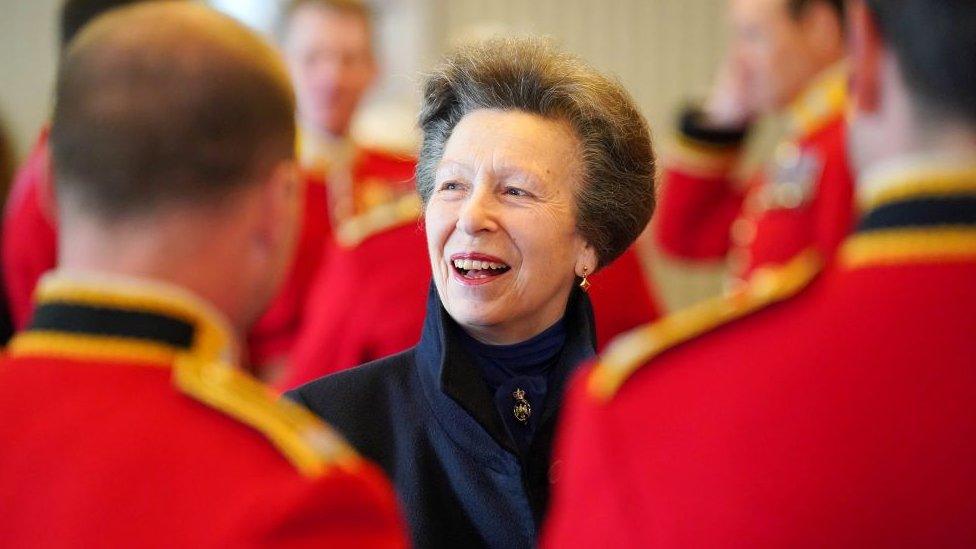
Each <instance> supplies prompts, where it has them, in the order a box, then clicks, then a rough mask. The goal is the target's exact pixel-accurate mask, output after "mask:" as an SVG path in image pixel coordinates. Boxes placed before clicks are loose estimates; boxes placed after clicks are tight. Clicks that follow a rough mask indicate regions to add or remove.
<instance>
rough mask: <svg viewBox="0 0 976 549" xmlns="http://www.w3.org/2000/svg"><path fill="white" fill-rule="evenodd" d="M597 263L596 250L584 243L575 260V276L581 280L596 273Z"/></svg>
mask: <svg viewBox="0 0 976 549" xmlns="http://www.w3.org/2000/svg"><path fill="white" fill-rule="evenodd" d="M599 262H600V261H599V259H598V258H597V255H596V248H594V247H593V246H592V245H591V244H589V243H585V244H584V245H583V249H582V250H580V253H579V255H578V256H577V258H576V276H578V277H580V278H582V277H584V276H587V275H591V274H593V273H594V272H596V267H597V265H598V264H599Z"/></svg>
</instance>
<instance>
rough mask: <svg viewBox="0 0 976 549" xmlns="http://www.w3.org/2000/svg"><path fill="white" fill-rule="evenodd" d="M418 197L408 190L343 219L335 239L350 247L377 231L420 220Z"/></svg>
mask: <svg viewBox="0 0 976 549" xmlns="http://www.w3.org/2000/svg"><path fill="white" fill-rule="evenodd" d="M421 212H422V208H421V204H420V197H419V196H417V194H416V193H414V192H410V193H407V194H404V195H403V196H401V197H399V198H396V199H393V200H390V201H389V202H385V203H382V204H377V205H375V206H373V207H372V208H370V209H368V210H366V211H365V212H362V213H360V214H357V215H355V216H353V217H350V218H349V219H346V220H345V221H343V222H342V223H341V224H340V225H339V227H338V228H337V229H336V240H337V241H338V242H339V244H341V245H342V246H345V247H347V248H352V247H355V246H357V245H359V243H361V242H362V241H364V240H366V239H367V238H369V237H370V236H373V235H374V234H377V233H379V232H382V231H385V230H387V229H391V228H393V227H397V226H400V225H404V224H406V223H413V222H416V221H419V220H420V214H421Z"/></svg>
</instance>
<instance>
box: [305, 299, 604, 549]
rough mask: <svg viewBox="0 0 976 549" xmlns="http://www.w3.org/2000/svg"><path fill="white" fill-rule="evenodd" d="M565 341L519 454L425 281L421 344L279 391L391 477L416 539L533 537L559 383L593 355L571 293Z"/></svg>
mask: <svg viewBox="0 0 976 549" xmlns="http://www.w3.org/2000/svg"><path fill="white" fill-rule="evenodd" d="M565 318H566V330H567V338H566V344H565V346H564V348H563V351H562V353H561V354H560V358H559V360H558V362H557V364H556V365H555V366H554V368H555V370H554V371H553V375H552V376H551V379H552V380H553V382H552V383H551V385H550V389H549V391H548V392H547V395H546V402H545V404H544V406H543V407H542V414H543V415H542V419H541V423H540V424H539V426H538V430H537V431H536V435H535V438H534V439H533V442H532V445H531V447H530V448H529V450H528V451H527V452H526V454H525V455H521V454H520V453H519V451H518V449H517V447H516V445H515V443H514V442H513V441H512V440H511V439H510V437H509V435H508V433H507V431H506V430H505V426H504V425H503V423H502V419H501V418H500V417H499V415H498V412H497V409H496V408H495V406H494V405H493V403H492V397H491V394H490V391H489V389H488V385H487V384H486V383H485V381H484V379H483V377H482V375H481V372H480V370H479V368H478V366H477V365H476V363H475V362H474V360H473V359H472V358H471V357H469V356H467V354H466V352H465V350H464V348H463V346H462V344H461V342H460V341H459V340H458V333H459V330H460V327H459V326H458V325H457V324H456V323H455V322H454V321H453V320H452V319H451V318H450V316H448V314H447V312H446V311H445V310H444V308H443V307H442V306H441V303H440V300H439V299H438V297H437V292H436V291H435V290H434V288H433V287H431V291H430V296H429V298H428V301H427V317H426V320H425V322H424V329H423V333H422V335H421V339H420V342H419V343H418V344H417V346H416V347H414V348H412V349H409V350H407V351H404V352H402V353H400V354H397V355H393V356H390V357H387V358H384V359H380V360H377V361H374V362H371V363H369V364H365V365H363V366H359V367H357V368H353V369H352V370H347V371H344V372H340V373H337V374H334V375H331V376H327V377H324V378H321V379H318V380H316V381H313V382H311V383H309V384H307V385H304V386H302V387H299V388H298V389H296V390H294V391H291V392H289V393H288V394H287V396H288V397H289V398H292V399H294V400H296V401H298V402H300V403H302V404H304V405H306V406H307V407H308V408H309V409H311V410H312V411H313V412H315V413H316V414H318V415H319V416H321V417H322V418H323V419H325V420H326V421H328V422H329V423H330V424H331V425H333V426H334V427H335V428H336V429H338V430H339V431H340V432H341V433H342V434H343V435H344V436H345V437H346V438H347V439H348V440H349V442H351V443H352V444H353V445H354V446H355V447H356V448H357V449H358V450H359V451H360V452H361V453H362V454H363V455H365V456H366V457H368V458H370V459H372V460H373V461H375V462H376V463H378V464H379V465H380V466H381V467H382V468H383V469H384V470H385V471H386V473H387V475H389V476H390V478H391V479H392V480H393V484H394V485H395V487H396V489H397V493H398V494H399V497H400V500H401V504H402V506H403V510H404V513H405V514H406V518H407V522H408V523H409V526H410V528H411V533H412V537H413V541H414V544H415V545H416V546H417V547H498V548H505V549H510V548H519V547H533V546H534V545H535V543H536V537H537V534H538V530H539V526H540V524H541V522H542V519H543V517H544V515H545V512H546V508H547V505H548V500H549V483H550V479H549V470H550V466H549V462H550V457H551V454H552V441H553V434H554V431H555V425H556V420H557V416H558V412H559V408H560V404H561V402H562V396H563V391H564V388H565V383H566V381H567V379H568V377H569V376H570V374H571V373H572V372H573V370H574V369H575V368H576V367H577V366H579V364H581V363H582V362H584V361H586V360H588V359H589V358H591V357H593V356H594V353H595V351H594V345H595V343H594V342H595V341H596V337H595V333H594V325H593V313H592V309H591V307H590V302H589V299H588V298H587V297H586V294H584V293H583V292H581V291H579V290H575V289H574V291H573V293H572V295H571V297H570V300H569V304H568V305H567V310H566V317H565Z"/></svg>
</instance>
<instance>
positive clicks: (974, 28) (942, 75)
mask: <svg viewBox="0 0 976 549" xmlns="http://www.w3.org/2000/svg"><path fill="white" fill-rule="evenodd" d="M866 3H867V6H868V9H869V10H870V13H871V15H872V16H873V18H874V21H875V23H876V24H877V26H878V31H879V33H880V34H881V37H882V39H883V40H884V42H885V44H886V46H887V48H888V49H889V50H890V51H891V52H893V53H894V55H895V57H896V58H897V59H898V64H899V67H900V68H901V72H902V74H903V76H904V80H905V84H906V85H907V87H908V89H909V91H910V93H911V94H912V96H913V99H914V100H915V102H916V107H918V108H920V109H922V110H923V111H925V113H926V114H934V115H936V116H937V117H939V118H950V119H953V120H956V121H960V120H962V121H965V122H966V123H968V125H969V126H970V127H971V128H974V129H976V2H974V1H973V0H867V2H866Z"/></svg>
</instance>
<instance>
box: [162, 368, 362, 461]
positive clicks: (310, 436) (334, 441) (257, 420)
mask: <svg viewBox="0 0 976 549" xmlns="http://www.w3.org/2000/svg"><path fill="white" fill-rule="evenodd" d="M173 383H174V384H175V386H176V387H177V388H178V389H179V390H180V391H182V392H183V393H184V394H186V395H188V396H190V397H192V398H194V399H196V400H199V401H200V402H202V403H204V404H206V405H208V406H210V407H212V408H214V409H216V410H219V411H221V412H223V413H225V414H227V415H228V416H230V417H232V418H234V419H237V420H238V421H240V422H242V423H244V424H246V425H248V426H250V427H252V428H254V429H256V430H257V431H259V432H260V433H261V434H263V435H264V436H265V437H266V438H267V439H268V440H269V441H270V442H271V444H273V445H274V446H275V447H276V448H278V450H279V451H281V453H282V454H284V456H285V458H287V459H288V461H290V462H291V463H292V464H293V465H294V466H295V467H296V468H297V469H298V470H299V472H301V473H302V474H303V475H305V476H307V477H318V476H321V475H323V474H325V473H327V472H328V471H329V470H330V469H331V468H333V467H338V468H340V469H343V470H346V471H349V472H354V471H356V470H357V469H358V467H359V465H360V463H361V460H360V458H359V456H358V455H357V454H356V452H355V451H354V450H353V449H352V447H350V446H349V445H348V444H347V443H346V442H345V441H344V440H343V439H342V438H341V437H340V436H339V435H338V434H336V433H335V432H334V431H333V430H332V429H330V428H329V427H328V426H327V425H326V424H325V423H323V422H322V421H321V420H319V419H318V418H317V417H315V416H314V415H313V414H312V413H311V412H309V411H308V410H307V409H305V408H304V407H302V406H300V405H298V404H295V403H293V402H291V401H289V400H286V399H282V398H281V397H280V396H279V395H278V394H277V393H275V392H274V391H273V390H272V389H270V388H269V387H267V386H266V385H264V384H263V383H261V382H259V381H257V380H256V379H254V378H252V377H250V376H249V375H247V374H245V373H243V372H241V371H240V370H238V369H236V368H233V367H232V366H230V365H227V364H222V363H219V362H204V361H201V360H198V359H195V358H193V357H191V356H189V355H182V356H180V357H178V358H177V360H176V363H175V365H174V368H173Z"/></svg>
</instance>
